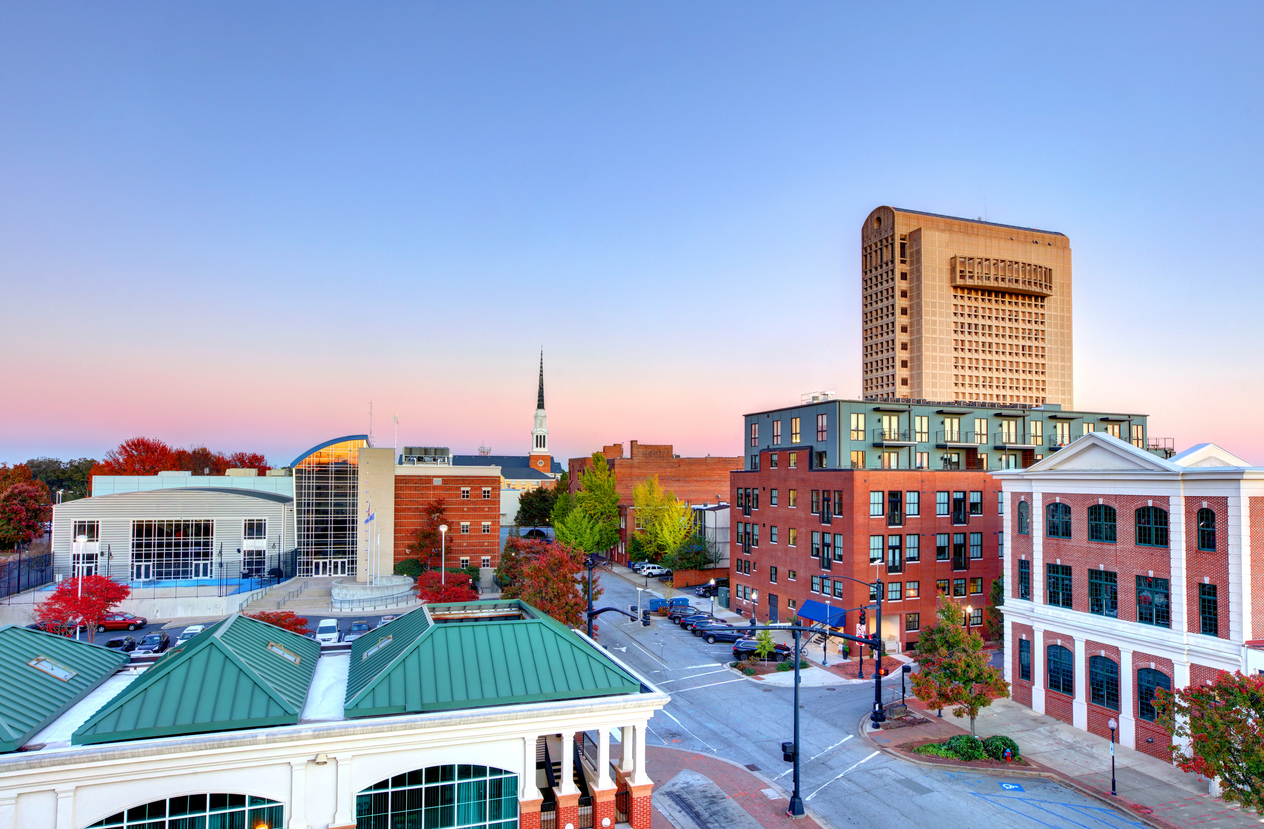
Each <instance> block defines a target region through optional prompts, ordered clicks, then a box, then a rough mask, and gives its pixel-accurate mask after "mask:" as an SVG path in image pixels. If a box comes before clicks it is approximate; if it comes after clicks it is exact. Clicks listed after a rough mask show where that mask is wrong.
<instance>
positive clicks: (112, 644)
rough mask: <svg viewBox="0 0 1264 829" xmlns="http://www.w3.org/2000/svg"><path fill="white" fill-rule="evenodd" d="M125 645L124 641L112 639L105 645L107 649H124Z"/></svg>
mask: <svg viewBox="0 0 1264 829" xmlns="http://www.w3.org/2000/svg"><path fill="white" fill-rule="evenodd" d="M124 644H125V640H123V639H111V640H110V641H108V642H106V643H105V646H106V647H107V648H121V647H123V645H124Z"/></svg>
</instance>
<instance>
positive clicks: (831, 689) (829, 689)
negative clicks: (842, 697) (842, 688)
mask: <svg viewBox="0 0 1264 829" xmlns="http://www.w3.org/2000/svg"><path fill="white" fill-rule="evenodd" d="M825 690H826V691H837V690H838V689H837V688H826V689H825Z"/></svg>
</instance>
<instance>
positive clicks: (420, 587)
mask: <svg viewBox="0 0 1264 829" xmlns="http://www.w3.org/2000/svg"><path fill="white" fill-rule="evenodd" d="M417 598H419V599H421V600H422V601H423V602H428V603H430V604H441V603H444V602H476V601H478V591H477V590H475V589H474V586H473V584H472V583H471V582H470V577H469V576H468V575H467V574H465V573H448V574H447V575H446V576H444V575H443V574H442V573H438V572H436V571H434V570H428V571H426V572H425V573H422V574H421V575H420V576H418V577H417Z"/></svg>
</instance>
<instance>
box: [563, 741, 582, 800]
mask: <svg viewBox="0 0 1264 829" xmlns="http://www.w3.org/2000/svg"><path fill="white" fill-rule="evenodd" d="M561 782H562V789H561V791H559V792H558V794H577V793H578V792H579V789H578V788H576V786H575V732H573V731H569V732H568V731H563V732H562V781H561Z"/></svg>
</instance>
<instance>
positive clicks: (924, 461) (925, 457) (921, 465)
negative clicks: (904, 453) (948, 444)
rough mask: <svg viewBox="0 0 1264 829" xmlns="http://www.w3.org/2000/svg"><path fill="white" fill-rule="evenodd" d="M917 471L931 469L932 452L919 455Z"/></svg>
mask: <svg viewBox="0 0 1264 829" xmlns="http://www.w3.org/2000/svg"><path fill="white" fill-rule="evenodd" d="M915 468H917V469H930V452H918V453H917V465H916V467H915Z"/></svg>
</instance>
